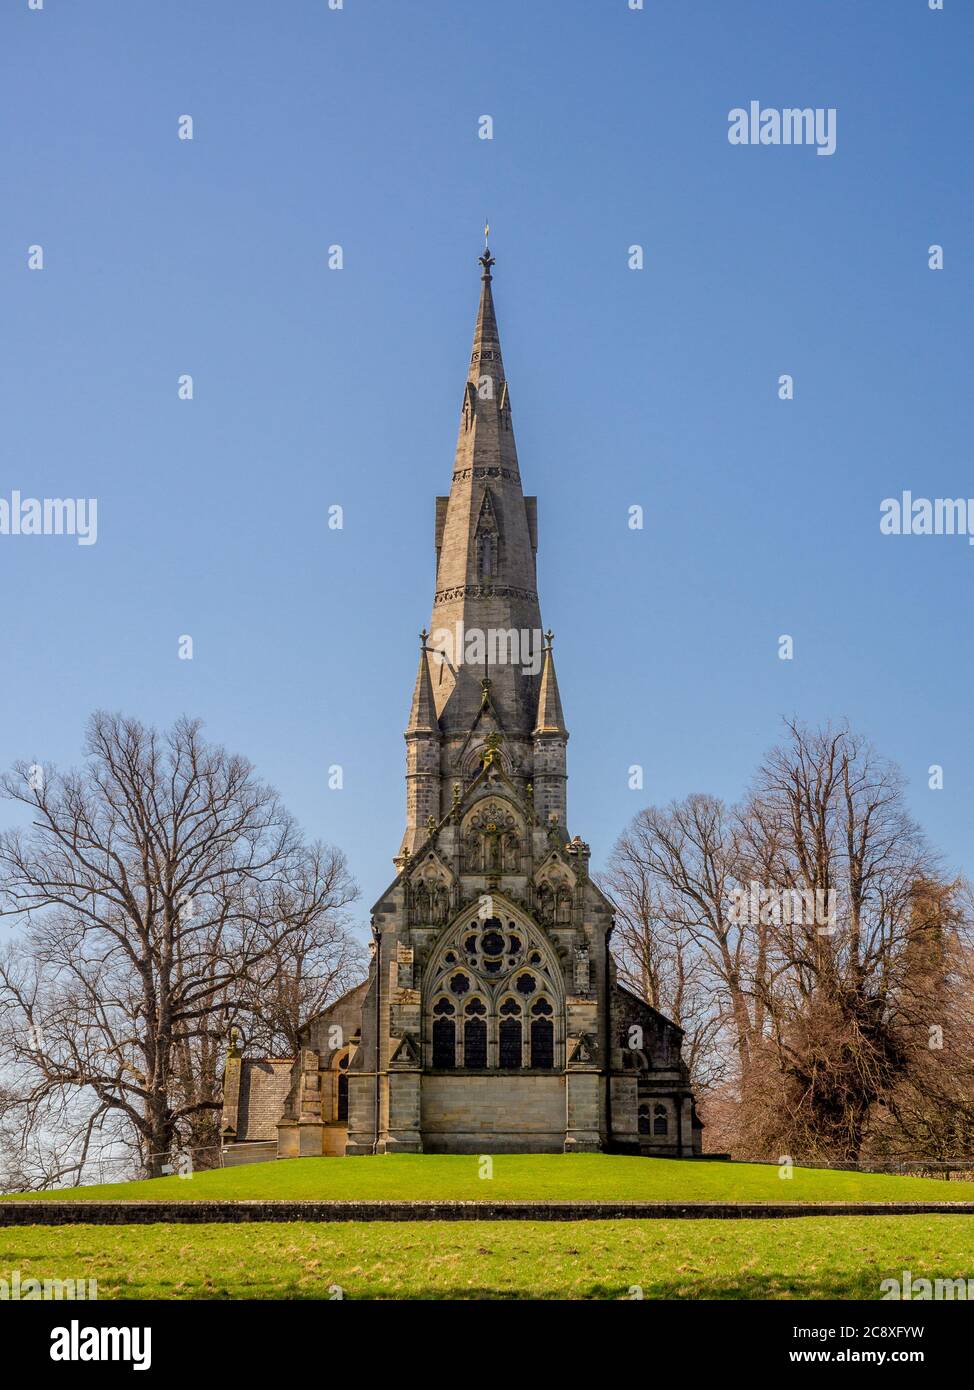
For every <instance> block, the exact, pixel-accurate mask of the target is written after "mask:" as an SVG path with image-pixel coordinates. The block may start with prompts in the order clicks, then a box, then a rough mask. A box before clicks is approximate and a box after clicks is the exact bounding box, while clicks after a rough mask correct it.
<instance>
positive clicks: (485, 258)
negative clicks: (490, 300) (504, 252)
mask: <svg viewBox="0 0 974 1390" xmlns="http://www.w3.org/2000/svg"><path fill="white" fill-rule="evenodd" d="M489 237H490V223H489V222H488V221H487V219H486V217H485V218H484V254H483V255H482V256H480V257H479V260H480V264H481V265H482V266H483V268H484V273H483V275H482V276H481V277H480V278H481V279H482V280H489V279H490V268H491V266H492V265H495V264H496V262H495V260H494V257H493V256H492V255H491V254H490V246H489V245H488V238H489Z"/></svg>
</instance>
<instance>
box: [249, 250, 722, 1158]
mask: <svg viewBox="0 0 974 1390" xmlns="http://www.w3.org/2000/svg"><path fill="white" fill-rule="evenodd" d="M494 264H495V262H494V257H493V256H492V255H491V252H490V250H489V248H488V247H487V246H486V245H485V248H484V253H483V255H482V256H481V257H480V265H481V267H482V274H481V290H480V303H479V307H478V309H477V320H476V325H475V328H474V335H473V350H472V352H471V356H470V365H469V370H468V372H467V378H466V382H465V385H464V389H463V396H462V400H461V407H460V422H459V434H458V438H457V447H456V457H455V460H454V467H453V477H452V480H451V483H450V491H449V494H448V495H447V496H445V497H437V499H436V511H435V523H434V536H433V539H434V546H435V550H436V584H435V592H434V595H433V607H432V619H431V622H430V630H429V631H426V630H425V629H424V631H423V632H422V633H421V634H420V643H421V645H420V650H419V668H418V670H417V673H416V682H415V686H414V689H413V696H412V704H411V706H410V710H409V720H408V723H407V726H406V731H405V739H406V829H405V834H404V836H403V840H402V844H401V846H400V848H399V853H398V855H397V856H396V857H395V859H394V861H393V862H394V865H395V869H396V876H395V878H394V879H393V880H392V882H391V883H390V884H389V886H388V888H386V890H385V892H384V893H383V894H382V895H381V897H380V898H379V900H378V902H377V903H376V905H375V907H374V909H373V916H372V931H373V947H372V960H371V964H370V968H369V973H368V978H367V979H366V980H365V981H364V982H363V983H362V984H360V985H358V986H356V987H355V988H354V989H352V990H351V991H349V992H348V993H347V994H345V995H344V996H343V997H342V998H340V999H338V1000H337V1001H336V1002H335V1003H333V1004H332V1005H331V1006H330V1007H329V1008H327V1009H326V1010H325V1011H324V1012H323V1013H321V1014H319V1015H318V1016H317V1017H315V1018H311V1019H309V1020H308V1021H307V1023H306V1024H305V1025H304V1027H303V1029H302V1032H301V1038H300V1043H301V1046H300V1050H299V1053H298V1055H297V1056H296V1057H286V1058H285V1057H280V1058H273V1057H272V1058H248V1057H245V1056H243V1055H242V1054H241V1051H240V1049H239V1048H238V1047H237V1045H236V1043H234V1044H232V1045H231V1048H230V1053H229V1056H228V1059H227V1064H226V1073H225V1085H224V1105H223V1113H222V1119H221V1133H222V1141H223V1145H224V1156H225V1161H226V1162H227V1163H239V1162H253V1161H257V1160H261V1159H265V1158H292V1157H298V1156H300V1157H308V1156H312V1155H336V1154H374V1153H400V1152H402V1153H473V1154H479V1153H561V1152H564V1153H592V1152H598V1151H613V1152H619V1153H633V1154H640V1153H642V1154H653V1155H658V1156H669V1157H677V1158H691V1157H693V1156H694V1155H696V1154H699V1153H700V1150H701V1138H702V1125H701V1123H700V1121H699V1119H698V1118H697V1114H696V1110H695V1107H694V1100H693V1094H692V1091H691V1087H690V1082H689V1074H688V1071H687V1067H686V1065H685V1063H684V1061H683V1059H682V1056H681V1047H682V1041H683V1034H682V1032H681V1030H680V1028H678V1027H677V1025H676V1024H675V1023H673V1022H672V1021H671V1020H670V1019H668V1018H665V1017H664V1016H663V1015H662V1014H661V1013H659V1012H657V1010H655V1009H654V1008H651V1007H650V1006H649V1005H648V1004H647V1003H645V1002H644V1001H643V1000H642V999H640V998H638V997H637V996H636V995H634V994H632V993H631V992H630V991H629V990H627V989H626V988H624V987H623V986H622V985H621V984H619V983H618V980H617V977H616V968H615V963H614V961H613V959H612V955H611V953H610V949H609V943H610V938H611V935H612V928H613V905H612V903H611V902H610V901H609V899H608V898H607V897H606V896H605V895H604V894H603V893H602V892H601V890H600V889H599V888H598V886H597V885H596V884H595V883H594V882H593V880H592V878H591V877H590V873H589V846H588V845H587V844H586V843H585V842H584V840H583V839H582V838H581V837H580V836H579V835H577V834H574V835H573V834H571V833H570V829H569V819H568V801H567V784H568V769H567V750H568V730H567V728H566V725H565V715H564V712H563V709H562V702H561V696H560V694H559V689H558V679H557V676H556V674H555V658H554V648H553V635H552V633H551V632H550V631H548V632H544V631H543V628H542V621H541V609H540V604H539V599H538V590H537V578H536V556H537V550H538V543H539V528H538V506H537V498H535V497H525V495H524V493H523V491H522V487H521V472H520V468H519V465H518V457H517V449H516V447H515V443H514V429H513V424H512V415H511V393H510V388H509V385H508V381H507V378H506V376H505V374H504V363H503V358H502V356H501V345H500V337H499V334H498V328H497V319H496V316H495V312H494V300H493V288H492V279H493V266H494ZM457 637H460V638H461V640H460V641H459V642H458V641H457V640H456V638H457ZM471 655H472V658H473V659H471Z"/></svg>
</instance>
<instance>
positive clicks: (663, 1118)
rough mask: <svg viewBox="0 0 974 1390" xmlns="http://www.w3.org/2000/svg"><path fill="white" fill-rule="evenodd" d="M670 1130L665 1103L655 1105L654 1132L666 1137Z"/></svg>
mask: <svg viewBox="0 0 974 1390" xmlns="http://www.w3.org/2000/svg"><path fill="white" fill-rule="evenodd" d="M669 1131H670V1122H669V1116H668V1115H667V1113H666V1106H665V1105H654V1106H653V1134H654V1135H662V1136H663V1137H664V1138H665V1136H666V1135H667V1134H668V1133H669Z"/></svg>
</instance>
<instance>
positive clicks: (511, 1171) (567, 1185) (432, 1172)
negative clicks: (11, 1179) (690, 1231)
mask: <svg viewBox="0 0 974 1390" xmlns="http://www.w3.org/2000/svg"><path fill="white" fill-rule="evenodd" d="M479 1174H480V1159H479V1158H478V1157H477V1156H476V1155H470V1156H469V1157H468V1156H466V1155H458V1154H443V1155H440V1154H389V1155H382V1156H379V1157H375V1158H371V1157H370V1158H293V1159H284V1160H279V1161H277V1162H273V1163H253V1164H248V1165H247V1166H245V1167H242V1168H224V1169H217V1170H215V1171H211V1172H203V1173H197V1174H195V1175H194V1176H193V1177H192V1178H180V1177H171V1178H153V1179H152V1180H151V1181H148V1182H132V1183H114V1184H109V1185H106V1186H99V1187H72V1188H66V1189H64V1190H61V1191H58V1192H57V1193H53V1192H52V1193H50V1194H45V1195H50V1196H52V1197H54V1196H57V1197H58V1198H63V1199H67V1200H72V1199H73V1200H78V1199H83V1198H101V1199H106V1200H112V1199H116V1200H119V1199H123V1198H129V1199H139V1200H142V1201H144V1200H146V1199H149V1200H151V1199H153V1198H159V1199H162V1198H166V1199H168V1200H172V1199H176V1200H180V1201H192V1200H194V1199H203V1198H223V1199H234V1198H236V1199H242V1198H248V1197H250V1198H258V1197H269V1198H273V1197H277V1198H297V1197H318V1198H331V1199H336V1200H340V1199H342V1198H346V1199H348V1198H357V1199H369V1198H404V1199H409V1198H411V1199H413V1200H422V1199H425V1198H433V1199H439V1200H451V1199H453V1200H466V1201H495V1200H496V1201H500V1200H519V1199H520V1200H524V1201H527V1200H536V1199H539V1198H540V1199H542V1200H544V1199H551V1200H569V1199H573V1198H578V1199H583V1200H588V1201H625V1200H629V1201H640V1200H646V1201H672V1202H680V1201H692V1202H704V1201H718V1202H806V1201H810V1202H860V1201H862V1202H884V1201H893V1202H895V1201H902V1202H911V1201H936V1202H944V1201H953V1202H962V1201H967V1202H971V1201H974V1183H971V1182H944V1181H943V1180H942V1179H937V1178H914V1177H895V1176H889V1175H886V1174H882V1173H844V1172H833V1171H831V1170H828V1169H824V1168H795V1169H794V1172H793V1176H792V1177H791V1178H787V1179H785V1178H781V1177H779V1176H778V1169H777V1168H776V1167H774V1166H766V1165H764V1164H758V1163H718V1162H714V1163H707V1162H703V1161H694V1162H686V1161H684V1162H681V1161H680V1160H679V1159H675V1158H629V1157H625V1156H622V1155H616V1154H509V1155H507V1154H504V1155H500V1156H498V1157H495V1158H494V1160H493V1177H491V1178H489V1179H485V1178H481V1177H480V1176H479ZM23 1195H24V1196H26V1197H34V1196H37V1195H38V1194H36V1193H26V1194H23ZM2 1200H6V1201H17V1200H18V1197H17V1196H13V1197H8V1198H4V1199H2Z"/></svg>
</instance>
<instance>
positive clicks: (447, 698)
mask: <svg viewBox="0 0 974 1390" xmlns="http://www.w3.org/2000/svg"><path fill="white" fill-rule="evenodd" d="M485 230H486V229H485ZM479 260H480V265H481V287H480V302H479V305H478V308H477V319H476V323H475V325H474V334H473V345H472V349H471V354H470V363H469V367H468V370H467V379H466V383H465V386H464V393H463V399H462V402H461V409H460V427H459V430H458V434H457V447H456V456H455V459H454V465H453V480H452V486H451V488H450V495H449V497H441V498H438V499H437V509H436V514H437V524H436V552H437V568H436V592H435V596H434V600H433V615H432V621H431V623H430V627H431V633H432V635H431V640H430V645H431V647H432V648H433V649H434V650H439V651H445V654H446V655H447V656H448V658H449V662H448V663H447V662H444V663H443V664H441V665H440V666H439V667H438V669H437V671H436V672H435V673H434V680H433V690H434V698H435V702H436V712H437V715H438V716H439V719H440V723H441V727H442V729H443V732H444V735H445V736H449V735H451V734H453V735H456V736H458V737H464V738H465V737H466V735H468V734H469V733H470V730H471V728H472V726H473V723H474V720H475V717H476V715H477V713H478V711H479V709H480V705H481V681H482V680H483V679H484V678H485V677H486V676H488V675H489V677H490V681H491V700H492V703H493V706H494V709H495V711H496V713H497V716H498V719H499V722H500V723H501V724H502V726H503V727H504V729H505V731H507V732H508V733H509V734H511V735H517V736H520V737H524V738H530V736H531V733H532V730H533V727H534V717H535V713H536V709H537V695H538V680H539V674H540V671H539V662H538V658H539V657H540V648H541V641H540V635H541V614H540V610H539V606H538V595H537V579H536V574H535V550H536V548H537V524H536V518H537V512H536V500H535V498H533V497H528V498H526V497H525V496H524V493H523V492H522V490H521V474H520V469H519V466H518V458H517V446H516V444H515V442H514V429H513V425H512V421H511V399H510V392H509V390H508V383H507V377H506V375H505V372H504V360H503V357H502V355H501V344H500V333H499V331H498V328H497V315H496V312H495V309H494V296H493V284H492V282H493V267H494V265H495V264H496V261H495V258H494V256H493V254H492V252H491V250H490V246H489V243H487V242H486V240H485V245H484V250H483V254H482V255H481V256H480V258H479ZM512 631H516V632H517V634H518V642H519V650H518V652H516V653H514V654H513V656H514V659H511V655H512V654H511V652H510V643H509V642H508V640H507V638H506V637H505V636H504V634H509V633H511V632H512ZM459 633H462V634H464V635H467V634H472V633H480V634H482V643H483V646H482V648H481V651H482V654H475V655H474V656H473V658H472V659H471V657H470V651H471V649H473V650H474V651H475V653H476V652H477V648H476V645H475V644H471V643H465V644H464V646H463V647H462V649H461V650H457V642H456V636H457V634H459ZM444 634H447V636H444ZM522 634H523V638H522ZM447 643H449V647H448V648H447ZM525 647H526V648H527V650H524V648H525ZM505 648H506V650H505Z"/></svg>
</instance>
